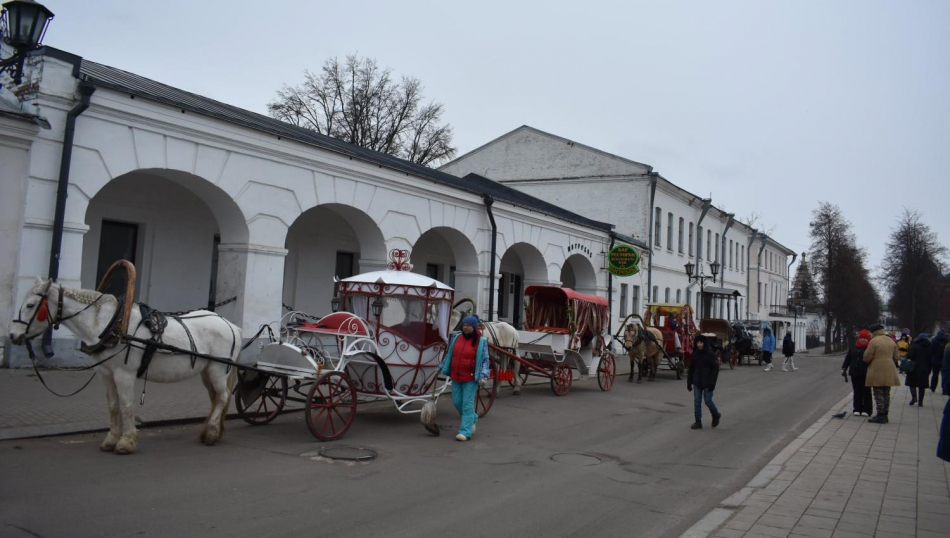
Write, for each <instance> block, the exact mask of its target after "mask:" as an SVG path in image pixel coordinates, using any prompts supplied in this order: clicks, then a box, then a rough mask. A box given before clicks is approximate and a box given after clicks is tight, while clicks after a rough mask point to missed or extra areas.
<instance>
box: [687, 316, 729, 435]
mask: <svg viewBox="0 0 950 538" xmlns="http://www.w3.org/2000/svg"><path fill="white" fill-rule="evenodd" d="M707 344H708V342H706V335H703V334H699V335H696V341H695V345H694V346H693V355H692V360H691V361H690V363H689V372H688V373H687V374H686V390H688V391H690V392H693V389H694V388H695V389H696V391H695V392H693V412H694V414H695V415H696V422H694V423H693V425H692V426H690V428H692V429H694V430H700V429H702V427H703V401H705V402H706V407H708V408H709V412H710V414H712V427H713V428H715V427H716V426H718V425H719V419H720V417H722V415H720V414H719V409H717V408H716V404H715V403H713V391H714V390H716V380H717V379H719V359H717V358H716V354H715V353H714V352H713V350H712V349H711V348H710V347H709V346H708V345H707Z"/></svg>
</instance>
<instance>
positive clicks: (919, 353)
mask: <svg viewBox="0 0 950 538" xmlns="http://www.w3.org/2000/svg"><path fill="white" fill-rule="evenodd" d="M930 350H931V342H930V335H929V334H927V333H921V334H920V336H918V337H917V339H916V340H914V341H913V342H911V344H910V348H909V349H908V350H907V359H908V360H910V361H911V362H913V363H914V369H913V371H911V372H908V374H907V378H906V379H904V384H905V385H907V386H908V387H910V405H914V404H915V403H916V404H918V405H919V406H920V407H923V406H924V394H926V392H927V382H928V378H929V377H930V353H931V351H930Z"/></svg>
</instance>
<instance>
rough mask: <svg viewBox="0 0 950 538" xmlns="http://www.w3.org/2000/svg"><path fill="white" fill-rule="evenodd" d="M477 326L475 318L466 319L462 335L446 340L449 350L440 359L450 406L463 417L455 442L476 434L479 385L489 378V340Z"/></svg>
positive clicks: (476, 317) (466, 439)
mask: <svg viewBox="0 0 950 538" xmlns="http://www.w3.org/2000/svg"><path fill="white" fill-rule="evenodd" d="M478 326H479V321H478V316H466V317H465V319H463V320H462V333H461V334H455V335H453V336H452V339H451V340H449V351H448V353H446V355H445V359H443V360H442V368H441V370H442V375H444V376H448V377H449V379H451V380H452V403H453V404H455V409H456V410H458V412H459V415H461V417H462V420H461V422H460V424H459V432H458V435H456V436H455V440H456V441H468V440H469V439H471V438H472V435H474V434H475V422H477V421H478V416H477V415H476V414H475V398H476V397H477V396H478V386H479V383H480V382H481V381H482V380H485V379H488V367H489V365H488V362H489V358H488V339H487V338H485V337H484V336H482V334H481V332H480V331H479V330H478Z"/></svg>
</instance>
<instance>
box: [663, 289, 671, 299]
mask: <svg viewBox="0 0 950 538" xmlns="http://www.w3.org/2000/svg"><path fill="white" fill-rule="evenodd" d="M663 302H664V303H668V302H670V288H666V291H665V292H664V293H663Z"/></svg>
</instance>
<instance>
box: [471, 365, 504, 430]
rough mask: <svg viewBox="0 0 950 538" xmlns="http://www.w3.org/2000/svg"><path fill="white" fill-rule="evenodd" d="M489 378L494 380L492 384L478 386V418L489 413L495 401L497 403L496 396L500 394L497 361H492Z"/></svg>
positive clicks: (476, 409) (476, 399) (476, 403)
mask: <svg viewBox="0 0 950 538" xmlns="http://www.w3.org/2000/svg"><path fill="white" fill-rule="evenodd" d="M489 368H490V373H489V377H488V378H489V379H490V380H491V381H492V384H491V386H489V387H487V388H482V387H481V386H479V387H478V392H477V393H475V414H476V415H478V418H482V417H483V416H485V415H487V414H488V411H489V410H490V409H491V406H492V404H493V403H495V396H496V395H497V394H498V385H499V384H500V383H499V381H498V371H497V370H496V369H495V361H491V366H490V367H489Z"/></svg>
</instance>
